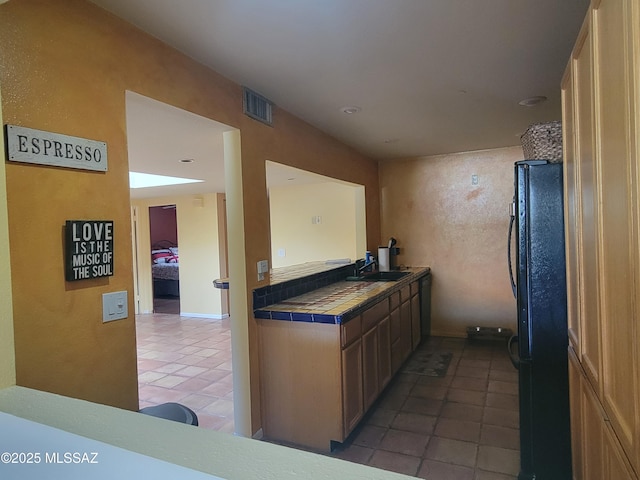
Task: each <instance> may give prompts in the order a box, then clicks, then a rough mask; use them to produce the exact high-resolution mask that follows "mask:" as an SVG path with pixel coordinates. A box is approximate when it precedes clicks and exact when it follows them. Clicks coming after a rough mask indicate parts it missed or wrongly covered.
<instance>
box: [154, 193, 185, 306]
mask: <svg viewBox="0 0 640 480" xmlns="http://www.w3.org/2000/svg"><path fill="white" fill-rule="evenodd" d="M149 237H150V240H151V262H152V263H151V276H152V280H153V312H154V313H170V314H179V313H180V275H179V271H180V270H179V268H180V263H179V250H178V222H177V218H176V205H175V204H173V205H160V206H151V207H149Z"/></svg>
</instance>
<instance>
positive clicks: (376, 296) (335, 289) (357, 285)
mask: <svg viewBox="0 0 640 480" xmlns="http://www.w3.org/2000/svg"><path fill="white" fill-rule="evenodd" d="M404 271H408V272H410V274H409V275H407V276H405V277H403V278H401V279H400V280H397V281H378V282H371V281H346V280H341V281H338V282H335V283H332V284H331V285H327V286H324V287H321V288H318V289H316V290H313V291H311V292H308V293H304V294H302V295H298V296H294V297H291V298H287V299H285V300H281V301H280V302H278V303H274V304H272V305H266V306H265V307H262V308H258V309H256V310H254V315H255V317H256V318H260V319H265V320H287V321H294V322H296V321H297V322H315V323H333V324H340V323H345V322H346V321H348V320H350V319H351V318H353V317H355V316H356V315H358V314H359V313H360V312H361V311H363V310H366V309H367V308H368V307H369V306H370V305H372V304H374V303H376V302H378V301H379V300H380V299H382V298H383V297H385V296H388V295H390V294H391V293H393V292H395V291H398V290H400V289H402V288H403V287H404V286H406V285H408V284H410V283H411V282H413V281H415V280H417V279H419V278H421V277H424V276H426V275H427V274H429V273H430V271H431V270H430V268H428V267H411V268H407V269H406V270H404Z"/></svg>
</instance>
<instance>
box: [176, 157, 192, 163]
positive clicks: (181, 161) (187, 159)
mask: <svg viewBox="0 0 640 480" xmlns="http://www.w3.org/2000/svg"><path fill="white" fill-rule="evenodd" d="M178 161H179V162H180V163H193V162H194V161H195V160H194V159H193V158H183V159H181V160H178Z"/></svg>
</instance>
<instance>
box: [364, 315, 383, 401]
mask: <svg viewBox="0 0 640 480" xmlns="http://www.w3.org/2000/svg"><path fill="white" fill-rule="evenodd" d="M362 385H363V394H364V409H365V410H367V409H368V408H369V407H370V406H371V405H372V404H373V402H374V401H375V399H376V398H377V397H378V393H379V392H380V387H379V383H378V329H377V327H373V328H372V329H370V330H369V331H368V332H365V333H364V335H362Z"/></svg>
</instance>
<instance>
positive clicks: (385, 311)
mask: <svg viewBox="0 0 640 480" xmlns="http://www.w3.org/2000/svg"><path fill="white" fill-rule="evenodd" d="M387 315H389V300H388V299H386V298H385V299H384V300H382V301H381V302H379V303H376V304H375V305H374V306H373V307H371V308H370V309H368V310H365V311H364V312H363V313H362V331H363V332H368V331H369V330H370V329H371V328H373V327H375V326H376V325H377V323H378V322H379V321H380V320H382V319H383V318H384V317H386V316H387Z"/></svg>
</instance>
